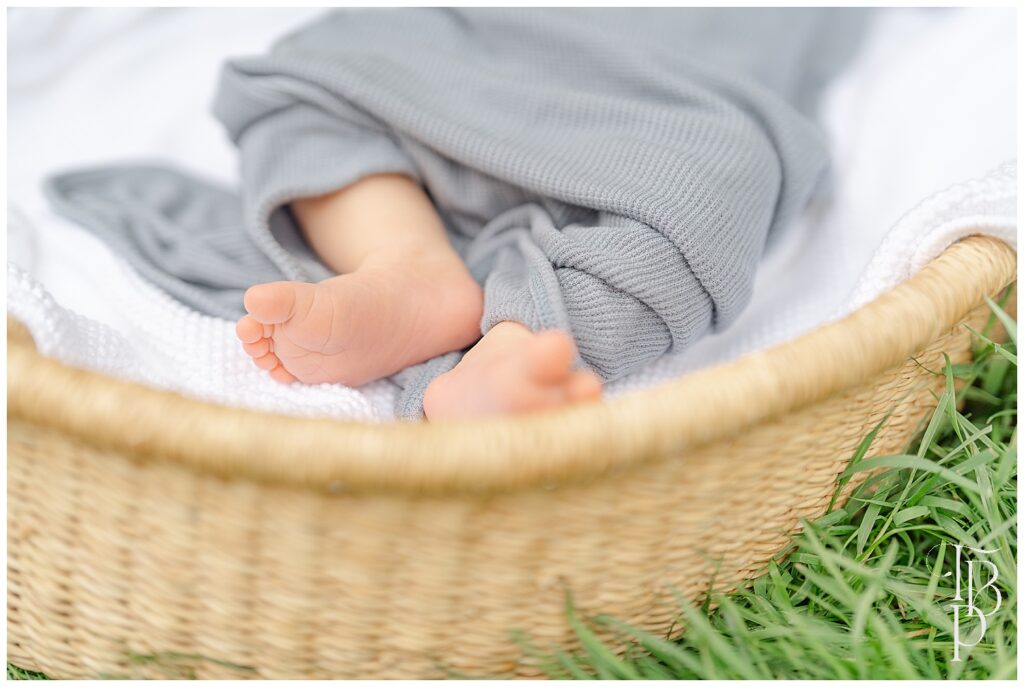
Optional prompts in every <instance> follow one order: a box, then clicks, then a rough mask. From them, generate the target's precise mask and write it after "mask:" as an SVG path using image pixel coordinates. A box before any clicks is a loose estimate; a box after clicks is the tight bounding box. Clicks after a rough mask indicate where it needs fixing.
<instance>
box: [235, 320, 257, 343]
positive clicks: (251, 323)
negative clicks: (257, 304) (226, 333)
mask: <svg viewBox="0 0 1024 687" xmlns="http://www.w3.org/2000/svg"><path fill="white" fill-rule="evenodd" d="M235 335H236V336H238V338H239V340H240V341H241V342H242V343H246V344H251V343H256V342H257V341H259V340H260V339H261V338H263V325H262V324H261V323H259V322H257V321H256V320H255V319H254V318H253V317H252V316H251V315H246V316H245V317H243V318H242V319H240V320H238V324H236V325H235Z"/></svg>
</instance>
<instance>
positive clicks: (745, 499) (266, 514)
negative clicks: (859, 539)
mask: <svg viewBox="0 0 1024 687" xmlns="http://www.w3.org/2000/svg"><path fill="white" fill-rule="evenodd" d="M1015 273H1016V256H1015V253H1014V252H1013V250H1011V249H1010V248H1009V247H1007V246H1006V245H1005V244H1003V243H1000V242H997V241H994V240H991V239H986V238H981V237H972V238H969V239H967V240H964V241H961V242H959V243H957V244H954V245H953V246H951V247H950V248H949V249H947V250H946V252H945V253H943V254H942V255H941V256H940V257H939V258H937V259H936V260H935V261H933V262H932V263H931V264H930V265H929V266H928V267H926V268H925V269H924V270H923V271H921V272H920V273H919V274H917V275H916V276H915V277H913V278H912V279H911V280H909V281H907V282H906V283H904V284H902V285H900V286H899V287H897V288H896V289H894V290H893V291H890V292H889V293H887V294H884V295H883V296H882V297H880V298H879V299H877V300H876V301H875V302H873V303H871V304H869V305H867V306H866V307H864V308H862V309H860V310H858V311H857V312H855V313H853V314H852V315H850V316H849V317H847V318H845V319H844V320H842V321H839V322H836V323H833V324H830V325H827V326H825V327H822V328H820V329H818V330H816V331H814V332H812V333H810V334H807V335H805V336H803V337H801V338H799V339H797V340H795V341H792V342H789V343H787V344H784V345H781V346H778V347H775V348H773V349H771V350H768V351H764V352H761V353H756V354H753V355H749V356H746V357H744V358H742V359H740V360H738V361H735V362H732V363H729V364H726V365H722V366H718V367H715V368H711V369H707V370H702V371H698V372H695V373H693V374H690V375H687V376H686V377H683V378H681V379H679V380H676V381H673V382H670V383H667V384H664V385H662V386H660V387H658V388H655V389H652V390H649V391H646V392H643V393H637V394H632V395H627V396H623V397H621V398H618V399H614V400H611V401H607V402H597V403H591V404H585V405H580V406H577V407H572V408H567V409H564V410H561V411H558V412H555V413H548V414H537V415H530V416H522V417H515V418H501V419H496V420H492V421H487V422H477V423H451V424H445V425H433V426H432V425H426V424H396V425H370V424H359V423H343V422H336V421H330V420H320V419H304V418H295V417H285V416H275V415H269V414H264V413H258V412H252V411H246V410H242V409H238V408H226V407H220V406H215V405H212V404H208V403H204V402H200V401H196V400H191V399H186V398H184V397H181V396H178V395H176V394H172V393H167V392H162V391H157V390H154V389H149V388H145V387H142V386H139V385H136V384H131V383H127V382H123V381H119V380H114V379H110V378H106V377H103V376H102V375H99V374H95V373H91V372H88V371H84V370H78V369H73V368H70V367H67V366H64V365H61V364H59V363H57V362H56V361H53V360H51V359H48V358H44V357H42V356H40V355H39V354H38V353H36V351H35V349H34V347H33V346H32V343H31V340H30V339H29V338H28V337H27V335H26V334H25V332H24V329H22V328H20V327H19V326H17V325H12V326H9V334H8V635H7V636H8V640H7V642H8V644H7V648H8V660H9V661H11V662H12V663H14V664H16V665H18V666H21V667H23V668H27V669H31V670H40V671H43V672H46V673H47V674H48V675H50V676H51V677H60V678H94V677H102V676H107V677H113V676H117V677H165V678H167V677H169V678H173V677H198V678H245V677H255V678H370V677H374V678H393V677H444V676H446V675H450V674H452V673H455V674H469V675H473V676H483V677H487V676H502V677H504V676H533V675H536V674H537V668H536V666H535V665H534V663H533V662H532V659H529V658H527V657H525V656H524V654H523V652H522V650H521V648H520V647H519V646H517V644H516V642H515V641H514V640H513V639H512V636H513V633H514V632H515V631H521V632H522V633H525V634H526V635H527V636H528V637H529V638H530V640H531V642H532V643H533V644H535V645H536V646H539V647H541V648H544V649H546V648H550V647H551V646H559V647H561V648H572V647H573V646H574V642H575V640H574V635H573V633H572V631H571V630H570V628H569V626H568V624H567V621H566V614H565V603H566V594H567V592H571V594H572V597H573V601H574V604H575V605H576V607H577V609H578V611H579V612H580V613H581V614H583V615H587V614H590V613H609V614H612V615H615V616H617V617H618V618H620V619H622V620H625V621H626V622H629V623H631V624H634V625H637V626H639V627H641V628H644V629H647V630H649V631H652V632H655V633H667V632H669V631H670V629H671V628H673V627H674V625H673V622H674V620H676V614H677V605H676V602H675V599H674V597H673V590H675V591H676V592H678V593H681V594H682V595H683V596H685V597H687V598H690V599H697V598H699V597H701V596H702V595H703V594H704V593H706V591H707V590H708V589H709V588H710V587H713V588H714V589H716V590H727V589H731V588H735V587H736V585H738V584H739V583H741V582H742V581H743V580H745V579H749V578H750V577H753V576H755V575H757V574H758V573H760V572H761V571H763V569H764V566H765V564H766V562H767V561H768V560H769V559H771V558H772V557H773V556H775V555H777V554H778V553H779V552H780V550H782V549H783V548H784V547H785V545H786V543H787V541H788V540H789V538H790V537H791V536H792V534H793V533H794V532H795V531H797V530H798V529H799V526H800V523H799V521H800V519H801V518H815V517H816V516H819V515H821V514H822V513H823V512H824V510H825V509H826V507H827V505H828V503H829V500H830V497H831V495H832V492H833V490H834V488H835V484H836V479H837V476H838V474H839V473H841V472H842V471H843V469H844V468H845V467H846V465H847V463H848V462H849V460H850V458H851V457H852V455H853V454H854V452H855V450H856V447H857V446H858V444H859V443H860V442H861V440H862V439H863V438H864V436H865V435H866V434H867V433H868V432H870V431H871V430H872V429H874V428H875V427H876V425H878V424H879V423H880V422H881V421H882V420H883V419H885V421H884V423H883V424H882V427H881V430H880V432H879V433H878V435H877V437H876V439H875V441H874V443H873V444H872V446H871V449H870V451H869V453H868V455H878V454H884V453H891V452H898V451H901V450H902V449H903V448H904V446H905V444H906V443H907V442H908V441H909V440H910V439H911V438H912V436H913V434H914V432H915V431H916V430H917V429H918V428H919V426H920V424H921V421H922V419H923V418H925V416H926V415H927V413H928V412H929V410H930V409H931V408H933V407H934V405H935V394H936V393H937V392H939V391H941V389H942V387H943V384H944V379H943V377H942V376H941V375H938V374H936V371H938V370H941V369H942V366H943V362H944V361H943V353H946V354H948V355H949V356H950V358H951V359H952V361H953V362H954V363H956V362H964V361H966V360H968V359H969V356H970V334H969V332H967V330H966V329H965V328H964V327H963V326H962V325H963V324H964V323H965V322H966V323H969V324H971V325H972V326H975V327H980V326H982V324H983V323H984V322H985V320H986V319H987V317H988V313H989V311H988V310H987V308H986V307H985V306H984V304H983V298H982V297H983V295H995V294H997V293H998V292H999V291H1001V290H1002V289H1003V288H1004V287H1006V286H1007V285H1008V284H1010V283H1011V282H1013V281H1014V280H1015V278H1016V274H1015ZM861 476H863V473H861ZM851 486H852V484H851ZM679 629H680V628H679V627H678V626H675V632H678V631H679Z"/></svg>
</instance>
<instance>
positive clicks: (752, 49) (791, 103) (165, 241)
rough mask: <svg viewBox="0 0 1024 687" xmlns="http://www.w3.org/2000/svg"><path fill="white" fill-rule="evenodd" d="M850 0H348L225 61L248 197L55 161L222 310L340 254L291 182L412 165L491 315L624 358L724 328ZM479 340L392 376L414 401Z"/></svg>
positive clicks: (111, 217) (810, 154)
mask: <svg viewBox="0 0 1024 687" xmlns="http://www.w3.org/2000/svg"><path fill="white" fill-rule="evenodd" d="M862 24H863V21H862V14H861V13H857V12H851V11H842V10H720V9H719V10H696V9H672V10H616V9H612V10H579V9H560V10H556V9H543V10H538V9H508V10H505V9H502V10H497V9H494V10H491V9H486V10H483V9H477V10H473V9H449V10H439V9H417V10H411V9H407V10H364V11H343V12H337V13H331V14H328V15H326V16H325V17H323V18H322V19H320V20H318V21H316V22H314V23H313V24H311V25H309V26H307V27H305V28H303V29H302V30H300V31H298V32H296V33H294V34H292V35H290V36H288V37H286V38H284V39H283V40H281V41H280V42H279V43H278V44H277V45H276V46H275V47H274V49H273V50H272V51H271V52H270V53H269V54H268V55H265V56H261V57H254V58H245V59H237V60H232V61H230V62H228V63H227V65H226V66H225V68H224V70H223V73H222V77H221V84H220V88H219V91H218V93H217V96H216V100H215V104H214V113H215V114H216V116H217V117H218V118H219V119H220V120H221V122H222V123H223V124H224V126H225V127H226V129H227V132H228V134H229V135H230V137H231V139H232V140H233V141H234V142H235V143H236V144H237V146H238V148H239V151H240V162H241V172H242V194H241V201H239V199H238V198H237V197H236V196H234V195H233V194H231V193H228V192H226V191H222V190H219V189H215V188H213V187H211V186H210V185H208V184H206V183H204V182H200V181H197V180H194V179H191V178H189V177H187V176H185V175H182V174H180V173H177V172H174V171H172V170H168V169H161V168H158V167H111V168H106V169H98V170H86V171H81V172H72V173H68V174H64V175H61V176H58V177H55V178H54V179H52V180H51V182H50V184H49V186H48V193H49V195H50V198H51V200H52V202H53V203H54V205H55V206H56V208H57V209H58V210H59V211H61V212H62V213H64V214H66V215H68V216H70V217H71V218H72V219H75V220H77V221H80V222H81V223H83V224H84V225H86V226H88V227H89V228H90V229H92V230H93V231H95V232H96V233H97V234H99V235H100V236H101V237H103V238H104V239H105V240H106V241H107V242H108V243H110V245H112V246H113V247H114V248H115V249H116V250H118V251H119V252H120V253H121V254H123V255H125V256H126V257H127V258H128V259H129V260H131V261H132V263H133V264H134V265H135V266H136V267H137V268H138V269H139V270H140V271H141V272H142V273H143V274H144V275H145V276H147V277H149V278H151V279H153V280H154V281H156V282H157V283H158V284H159V285H160V286H162V287H163V288H165V289H166V290H167V291H169V292H170V293H171V294H173V295H174V296H176V297H178V298H179V299H181V300H182V301H184V302H185V303H187V304H188V305H191V306H192V307H195V308H197V309H199V310H201V311H203V312H205V313H208V314H212V315H217V316H221V317H229V318H235V317H238V316H240V315H241V314H242V313H243V312H244V311H243V309H242V300H241V294H242V292H243V291H244V289H245V288H246V287H248V286H251V285H253V284H256V283H260V282H265V281H273V280H277V279H282V278H287V279H299V280H306V281H319V280H321V279H324V278H327V277H329V276H331V275H332V273H331V272H330V271H329V270H328V269H327V268H326V267H325V266H324V265H323V264H322V263H321V262H320V261H319V260H318V259H317V258H316V256H315V255H314V254H313V253H312V252H311V251H310V249H309V247H308V246H307V245H306V244H305V242H304V241H303V239H302V238H301V234H300V233H299V231H298V230H297V227H296V225H295V223H294V221H293V219H292V217H291V214H290V212H289V211H288V208H287V204H288V202H289V201H291V200H293V199H295V198H299V197H306V196H312V195H319V194H323V193H327V192H330V191H333V190H336V189H339V188H342V187H344V186H347V185H349V184H351V183H352V182H354V181H356V180H358V179H360V178H362V177H365V176H367V175H370V174H374V173H380V172H400V173H404V174H407V175H409V176H411V177H413V178H415V179H417V180H419V181H420V182H421V183H422V184H423V186H424V187H425V188H426V189H427V190H428V192H429V193H430V195H431V198H432V200H433V201H434V203H435V206H436V207H437V209H438V212H439V213H440V215H441V217H442V218H443V220H444V222H445V225H446V226H447V228H448V231H449V236H450V237H451V240H452V243H453V245H454V246H455V247H456V249H457V250H458V251H459V252H460V254H461V255H462V256H463V258H464V259H465V260H466V262H467V264H468V266H469V268H470V270H471V271H472V273H473V275H474V276H475V277H476V278H477V279H478V280H479V281H480V282H481V284H483V286H484V293H485V306H484V307H485V312H484V317H483V321H482V323H481V330H482V332H486V331H487V330H488V329H489V328H490V327H492V326H493V325H494V324H496V323H497V322H500V321H502V320H514V321H518V322H521V323H523V324H525V325H527V326H528V327H530V328H532V329H541V328H550V327H557V328H560V329H563V330H565V331H569V332H571V333H572V334H573V336H574V338H575V339H576V342H577V345H578V347H579V352H580V357H581V360H582V363H584V364H586V365H587V366H589V367H590V368H592V369H593V370H595V371H596V372H598V373H599V374H600V375H601V376H602V377H603V378H604V379H606V380H610V379H614V378H616V377H619V376H621V375H623V374H626V373H628V372H630V371H631V370H634V369H636V368H637V367H638V366H640V365H642V364H643V363H645V362H648V361H650V360H653V359H654V358H656V357H658V356H660V355H663V354H665V353H667V352H669V351H672V350H678V349H680V348H682V347H685V346H686V345H688V344H689V343H690V342H692V341H693V340H694V339H695V338H697V337H699V336H701V335H703V334H706V333H707V332H709V331H712V330H714V329H718V328H721V327H725V326H727V325H728V324H729V323H730V322H732V321H733V320H734V319H735V318H736V316H737V315H738V313H739V312H740V311H741V309H742V308H743V307H744V306H745V305H746V303H747V302H748V300H749V298H750V295H751V288H752V284H753V278H754V272H755V269H756V265H757V262H758V260H759V257H760V255H761V252H762V250H763V248H764V245H765V242H766V240H767V237H768V236H769V233H770V232H771V231H772V230H773V229H775V228H777V227H779V226H781V225H782V224H783V223H785V222H787V221H789V220H790V219H791V218H792V217H793V215H794V214H795V213H796V212H798V211H799V210H800V209H801V208H802V207H803V206H804V205H805V203H806V202H807V200H808V199H809V198H810V196H811V194H812V193H813V191H814V189H815V188H816V186H817V184H818V182H819V181H820V178H821V176H822V173H823V172H824V170H825V168H826V163H827V156H826V148H825V145H824V141H823V139H822V136H821V134H820V133H819V132H818V131H817V129H816V128H815V127H814V125H813V123H812V122H811V120H810V118H809V116H808V115H809V113H810V112H811V109H812V108H813V104H814V101H815V96H816V95H817V94H818V93H819V92H820V90H821V88H822V86H823V85H824V84H825V83H826V82H827V80H828V79H829V78H830V77H831V75H833V74H834V73H836V72H837V71H838V69H839V68H840V67H841V66H842V64H843V63H844V61H845V60H846V59H847V58H848V56H849V55H850V54H851V52H852V50H853V48H854V46H855V44H856V39H857V37H858V36H859V34H860V33H861V31H862ZM460 356H461V353H458V352H456V353H449V354H447V355H443V356H439V357H438V358H435V359H433V360H431V361H428V362H426V363H423V364H421V365H417V366H414V367H412V368H409V369H407V370H405V371H403V372H401V373H399V374H398V375H396V376H395V377H394V381H396V383H398V384H400V385H401V386H402V388H403V393H402V394H401V395H400V398H399V406H398V408H396V412H397V414H398V415H400V416H418V415H419V414H420V413H421V411H422V394H423V390H424V388H425V387H426V384H427V383H428V382H429V381H430V380H431V379H433V378H434V377H435V376H436V375H437V374H439V373H441V372H443V371H445V370H447V369H450V368H451V367H452V366H453V365H454V364H455V363H456V362H457V361H458V359H459V357H460Z"/></svg>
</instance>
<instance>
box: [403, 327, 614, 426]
mask: <svg viewBox="0 0 1024 687" xmlns="http://www.w3.org/2000/svg"><path fill="white" fill-rule="evenodd" d="M575 350H576V347H575V345H574V344H573V341H572V338H571V337H570V336H569V335H568V334H565V333H564V332H560V331H553V330H552V331H545V332H540V333H536V334H535V333H533V332H531V331H530V330H529V329H527V328H526V327H524V326H522V325H520V324H518V323H514V322H502V323H500V324H498V325H497V326H495V327H494V328H493V329H491V330H490V331H489V332H488V333H487V336H485V337H484V338H483V339H481V340H480V342H479V343H478V344H477V345H476V346H474V347H473V348H472V349H471V350H470V351H468V352H467V353H466V355H465V356H463V358H462V360H461V361H460V362H459V364H458V365H456V366H455V369H453V370H452V371H450V372H447V373H445V374H443V375H441V376H439V377H438V378H437V379H435V380H434V381H433V382H431V383H430V385H429V386H428V387H427V391H426V394H425V395H424V398H423V407H424V413H425V414H426V416H427V419H428V420H432V421H435V420H452V419H464V418H474V417H485V416H489V415H501V414H506V413H523V412H529V411H534V410H544V409H549V408H556V407H558V406H562V405H565V404H567V403H575V402H578V401H584V400H590V399H596V398H599V397H600V396H601V380H600V379H599V378H598V377H597V375H596V374H594V373H593V372H590V371H582V370H573V369H572V363H573V358H574V357H575Z"/></svg>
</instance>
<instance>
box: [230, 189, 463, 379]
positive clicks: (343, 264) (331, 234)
mask: <svg viewBox="0 0 1024 687" xmlns="http://www.w3.org/2000/svg"><path fill="white" fill-rule="evenodd" d="M293 209H294V211H295V213H296V214H297V215H298V217H299V221H300V224H301V226H302V228H303V231H304V233H305V234H306V237H307V239H308V240H309V242H310V244H311V245H312V246H313V248H314V249H315V250H316V251H317V253H318V255H320V257H321V259H323V260H324V261H325V262H326V263H327V264H328V265H330V266H331V267H332V268H333V269H334V270H335V271H337V272H341V273H342V274H340V275H339V276H336V277H332V278H330V279H327V280H324V281H322V282H320V283H318V284H308V283H305V282H289V281H281V282H273V283H270V284H260V285H258V286H254V287H252V288H251V289H249V290H248V291H247V292H246V294H245V309H246V311H247V312H248V313H249V314H248V315H246V316H245V317H243V318H242V319H241V320H239V322H238V325H237V327H236V331H237V334H238V338H239V339H240V340H241V341H242V344H243V347H244V349H245V351H246V353H248V354H249V355H250V356H251V357H252V358H253V360H254V361H255V363H256V365H258V366H259V367H262V368H263V369H266V370H269V371H270V374H271V376H272V377H273V378H274V379H276V380H277V381H280V382H291V381H294V380H296V379H297V380H299V381H302V382H306V383H310V384H317V383H321V382H340V383H343V384H347V385H350V386H358V385H360V384H365V383H366V382H369V381H372V380H375V379H380V378H382V377H387V376H389V375H391V374H393V373H395V372H397V371H399V370H401V369H402V368H405V367H407V366H409V365H413V364H416V363H420V362H423V361H425V360H428V359H430V358H432V357H434V356H436V355H440V354H442V353H447V352H449V351H456V350H460V349H462V348H465V347H467V346H469V345H471V344H472V343H473V342H474V341H476V340H477V339H479V338H480V317H481V313H482V308H483V292H482V290H481V288H480V286H479V285H478V284H477V283H476V281H475V280H474V279H473V277H472V276H471V275H470V273H469V272H468V270H467V269H466V267H465V265H464V264H463V262H462V260H461V259H460V258H459V256H458V254H457V253H456V252H455V251H454V250H453V249H452V247H451V245H450V244H449V243H448V238H447V236H446V235H445V232H444V227H443V225H442V224H441V221H440V219H439V218H438V217H437V215H436V213H435V212H434V210H433V206H432V205H431V203H430V201H429V199H428V198H427V197H426V195H425V194H424V192H423V191H422V189H420V187H419V186H418V185H417V184H416V183H415V182H413V181H412V180H411V179H408V178H407V177H404V176H399V175H378V176H373V177H367V178H366V179H363V180H361V181H359V182H357V183H355V184H353V185H351V186H348V187H346V188H345V189H343V190H341V191H339V192H337V193H334V194H332V195H329V196H325V197H322V198H314V199H308V200H304V201H299V202H296V203H294V204H293Z"/></svg>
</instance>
